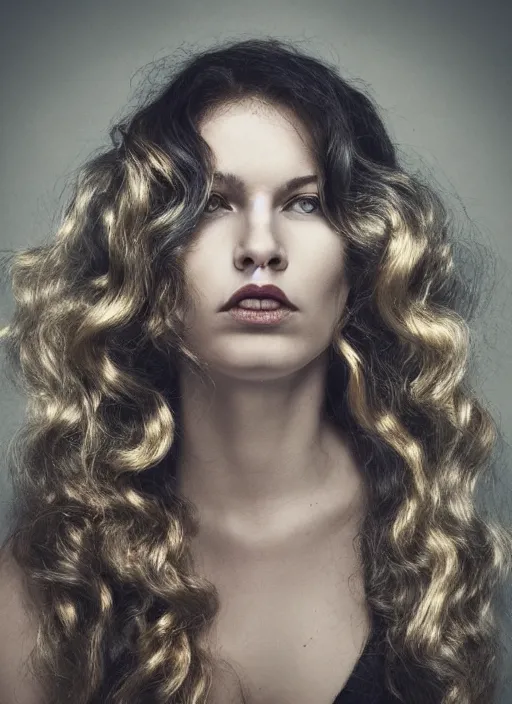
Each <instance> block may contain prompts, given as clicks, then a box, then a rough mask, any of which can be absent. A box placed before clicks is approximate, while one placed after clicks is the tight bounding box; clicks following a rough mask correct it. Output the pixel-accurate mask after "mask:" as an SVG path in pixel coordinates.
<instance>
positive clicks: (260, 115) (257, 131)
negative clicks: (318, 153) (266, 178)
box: [199, 99, 316, 176]
mask: <svg viewBox="0 0 512 704" xmlns="http://www.w3.org/2000/svg"><path fill="white" fill-rule="evenodd" d="M199 131H200V133H201V135H202V137H203V138H204V139H205V140H206V142H207V143H208V145H209V146H210V148H211V150H212V152H213V154H214V158H215V166H216V170H218V171H231V172H237V171H238V170H241V171H244V170H248V169H249V168H250V167H254V168H255V169H256V171H258V170H261V171H265V172H267V173H268V172H271V171H276V170H277V171H278V172H279V171H283V170H284V171H286V173H287V174H288V176H289V175H290V174H289V170H290V169H296V168H303V169H308V171H311V170H314V168H315V163H316V158H315V154H314V150H313V147H312V143H311V138H310V135H309V133H308V130H307V129H306V127H305V125H304V124H303V123H302V122H301V120H300V119H299V118H298V117H297V116H296V115H295V114H294V113H293V112H292V111H291V110H289V109H286V108H283V107H281V106H274V105H270V104H268V103H264V102H262V101H261V100H256V99H247V100H244V101H242V102H238V103H232V104H231V103H230V104H225V105H220V106H217V107H216V108H214V109H212V110H210V111H209V113H208V114H207V115H205V117H204V118H203V119H202V121H201V123H200V126H199Z"/></svg>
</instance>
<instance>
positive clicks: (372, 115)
mask: <svg viewBox="0 0 512 704" xmlns="http://www.w3.org/2000/svg"><path fill="white" fill-rule="evenodd" d="M171 64H172V65H171V68H170V69H169V70H167V69H166V75H165V80H164V81H163V82H162V83H160V84H159V85H158V86H157V87H156V88H152V89H150V90H148V93H147V95H146V98H145V99H144V100H142V101H141V102H140V103H139V104H138V105H137V106H136V108H133V109H132V110H131V111H130V113H129V115H128V116H125V117H123V118H122V119H119V120H117V121H116V123H115V124H113V125H112V124H111V125H109V128H110V127H111V129H110V131H109V135H110V137H111V143H110V144H109V145H108V146H106V147H104V148H101V149H99V150H98V151H97V152H96V153H94V154H93V155H91V156H90V157H88V159H87V161H86V162H85V163H84V164H83V165H81V166H80V167H79V169H78V170H77V172H75V173H74V175H73V179H72V181H70V183H71V193H70V196H69V199H68V201H67V202H66V205H65V208H64V210H63V212H62V215H61V221H60V223H59V226H58V229H57V231H56V232H53V233H52V234H51V236H50V237H48V238H47V239H45V241H44V242H43V243H42V244H39V245H38V246H31V247H29V248H25V249H23V250H18V251H16V252H14V253H12V255H10V256H9V257H7V258H5V259H4V262H5V263H6V264H7V267H8V275H9V282H10V286H11V287H12V293H13V298H14V312H13V313H12V316H11V317H10V319H9V321H8V322H9V325H7V326H6V327H5V328H4V330H3V335H2V349H3V351H4V361H5V368H6V369H7V371H8V374H9V377H10V380H11V381H12V383H13V384H15V385H16V386H17V388H19V389H21V390H22V392H23V393H24V394H25V395H26V397H27V413H26V417H25V418H24V421H23V425H22V427H21V428H20V429H19V430H18V432H17V434H16V437H15V438H14V439H13V440H12V442H11V443H10V444H9V452H8V458H7V467H8V471H9V475H10V479H11V481H12V487H13V499H12V503H11V507H10V512H9V515H8V532H7V535H6V538H5V540H4V543H3V546H4V549H9V551H10V553H11V554H12V556H13V558H14V560H15V561H16V563H17V564H18V566H19V568H20V569H21V570H22V573H23V575H24V579H25V582H26V589H27V594H29V595H30V600H29V603H30V607H29V608H30V609H31V611H32V613H33V616H34V618H35V619H36V622H37V629H38V630H37V644H36V647H35V648H34V650H33V653H32V656H31V660H30V666H31V668H32V670H33V672H34V673H35V675H36V676H37V678H38V681H39V682H40V683H41V687H42V691H44V693H45V696H47V698H48V702H51V703H52V704H64V702H68V701H73V702H74V703H75V704H128V703H129V704H136V703H138V704H149V703H150V702H151V704H178V703H180V704H201V703H203V702H207V696H208V691H209V688H210V685H211V682H212V672H213V660H212V657H211V654H210V653H209V652H208V650H207V649H206V648H204V647H202V646H201V645H200V642H199V638H200V636H201V634H203V633H204V632H205V629H208V628H209V627H210V626H211V624H212V623H213V620H214V619H215V616H216V614H217V612H218V609H219V598H218V593H217V591H216V588H215V585H214V584H211V583H210V582H208V581H207V580H206V579H205V578H204V577H202V576H201V575H200V574H197V573H196V572H195V571H194V567H193V564H192V561H191V558H190V540H191V538H192V537H193V536H194V535H195V534H196V531H197V526H198V516H197V509H196V507H195V506H194V505H193V504H192V503H191V502H189V501H187V500H185V499H184V498H182V497H180V496H178V493H177V491H176V471H175V470H176V458H177V457H178V456H179V452H180V440H181V438H182V425H181V418H180V380H179V374H178V363H179V362H180V363H181V362H183V363H185V364H187V365H190V366H191V367H194V368H195V369H197V370H198V371H199V372H201V373H203V372H204V369H203V367H202V364H201V360H200V359H199V357H198V356H197V355H196V354H194V352H193V351H192V350H191V349H188V348H187V345H186V343H185V334H184V333H185V329H184V323H183V320H184V317H183V312H184V311H185V310H186V309H187V307H188V306H190V305H193V302H194V297H193V295H192V293H191V292H190V291H187V288H186V286H185V279H184V271H183V255H184V254H185V253H186V252H187V247H189V246H190V243H191V242H193V240H194V233H195V231H196V230H197V229H198V224H199V223H200V221H201V218H202V217H203V214H204V209H205V205H206V203H207V201H208V197H209V192H210V189H211V184H212V165H213V159H212V153H211V150H210V149H209V147H208V145H207V144H206V142H205V141H204V140H203V139H202V138H201V135H200V133H199V129H198V125H199V123H200V120H201V119H202V118H203V117H204V116H205V115H207V113H208V111H209V110H212V109H213V108H215V107H217V106H220V105H223V104H230V103H236V102H237V101H241V100H244V99H246V98H254V99H257V100H260V101H262V103H267V104H270V105H275V106H278V107H279V106H281V107H283V108H286V109H288V110H291V111H292V112H293V113H294V114H295V115H296V116H297V117H298V118H299V120H301V121H302V123H303V124H304V125H305V126H306V128H307V130H308V133H309V135H310V137H311V140H312V144H313V147H314V149H315V154H316V158H317V161H318V169H319V174H320V184H319V197H320V201H321V209H322V214H323V216H324V217H325V218H327V220H328V221H329V223H330V224H331V225H332V227H333V228H335V231H336V232H337V233H338V235H339V236H340V237H343V239H344V243H345V252H346V255H345V256H346V275H347V278H348V282H349V286H350V292H349V295H348V299H347V302H346V305H345V309H344V310H343V311H340V316H339V322H338V324H337V326H336V331H335V335H334V337H333V340H332V344H331V347H330V350H329V370H328V374H327V378H326V393H325V410H326V412H327V413H328V414H329V416H330V418H331V419H333V420H334V421H335V422H336V423H338V424H339V425H342V426H343V427H344V429H345V430H346V436H347V437H348V438H350V442H351V443H352V444H353V450H354V452H355V454H356V457H357V458H358V461H359V463H360V466H361V468H362V469H363V475H364V481H365V484H366V487H367V496H368V510H367V513H366V515H365V517H364V521H363V523H362V526H361V530H360V533H359V534H358V537H357V549H358V551H359V555H360V558H361V562H362V566H363V574H364V585H365V593H366V599H367V603H368V605H369V608H370V610H371V613H372V615H373V617H374V618H375V620H376V622H377V620H378V622H379V623H380V624H382V630H381V636H380V642H381V646H382V649H383V650H382V652H383V653H384V657H385V665H386V688H387V689H389V691H390V692H393V693H394V694H395V696H397V697H399V699H400V701H403V702H405V703H407V704H410V703H411V702H414V704H434V703H436V704H437V703H439V704H477V703H478V704H490V703H491V702H493V698H494V697H495V695H496V687H497V683H498V681H499V673H500V667H501V664H502V663H501V644H500V637H499V636H500V628H499V618H498V616H499V613H498V606H499V599H500V595H501V589H502V588H503V585H504V584H505V580H506V578H507V576H508V574H509V572H510V567H511V565H510V555H511V545H512V539H511V538H512V535H511V530H510V527H509V526H508V525H507V524H506V521H505V520H501V519H499V517H498V516H497V514H495V513H494V512H493V509H492V506H491V507H490V508H489V507H488V506H487V507H486V506H484V504H483V502H481V501H480V500H479V491H481V490H482V489H483V488H485V486H486V485H487V484H490V483H491V480H494V479H495V477H496V476H497V470H498V468H499V462H498V460H497V459H496V456H495V453H496V448H497V447H498V446H499V440H500V438H501V435H500V432H501V431H500V427H499V424H498V423H497V422H496V420H495V419H494V418H493V415H492V414H491V412H490V410H489V409H488V408H487V407H486V404H485V403H484V401H483V399H482V398H479V397H478V394H477V393H476V391H475V387H474V384H473V383H472V381H471V374H472V368H471V362H472V360H473V358H474V355H473V351H474V350H473V347H474V346H473V339H472V334H471V332H472V328H471V326H470V321H471V320H472V319H473V318H474V315H475V311H476V310H477V308H478V306H477V304H478V302H479V300H480V293H479V281H478V279H479V277H478V271H475V272H473V275H472V276H471V277H469V276H467V275H465V274H464V271H463V269H462V263H460V262H459V263H458V262H457V257H456V256H455V254H456V252H457V251H458V248H459V247H462V242H463V233H462V232H460V231H459V230H458V228H457V227H456V222H455V219H454V218H453V217H452V213H451V211H450V208H449V207H448V205H447V204H446V203H445V202H444V200H443V198H442V196H441V195H440V193H439V192H438V191H437V190H436V188H435V187H433V186H432V185H431V184H429V182H428V179H424V178H422V176H421V174H420V173H419V172H416V170H413V169H411V168H409V169H406V168H405V167H404V166H403V165H402V163H401V160H400V159H399V156H398V148H397V146H396V145H394V144H393V143H392V141H391V139H390V136H389V135H388V131H387V130H386V128H385V126H384V122H383V118H382V117H381V116H380V115H379V109H378V108H377V106H376V104H375V101H374V99H373V98H372V97H371V96H370V93H369V91H367V90H365V89H363V88H362V87H360V86H357V85H356V81H353V80H350V81H349V80H348V79H347V80H346V79H344V78H343V77H341V75H340V72H339V70H338V68H337V67H336V66H335V65H331V64H329V63H328V62H327V61H325V60H322V59H320V58H318V57H317V56H315V55H314V53H313V52H309V53H308V52H307V51H304V50H303V49H302V48H300V47H299V45H298V43H293V42H291V41H283V40H279V39H276V38H258V39H256V38H253V39H244V40H242V41H229V42H224V43H219V44H216V45H215V46H214V47H210V48H208V49H206V50H201V51H194V52H193V53H192V55H190V54H186V55H185V56H183V57H181V58H179V59H178V58H176V57H174V58H173V59H172V61H171ZM464 246H465V247H466V251H470V249H469V246H468V243H465V244H464ZM461 251H462V250H461ZM490 254H491V253H490V252H488V253H486V256H490ZM482 271H484V270H482ZM498 459H499V458H498Z"/></svg>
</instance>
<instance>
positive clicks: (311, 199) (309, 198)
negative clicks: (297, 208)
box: [205, 193, 320, 215]
mask: <svg viewBox="0 0 512 704" xmlns="http://www.w3.org/2000/svg"><path fill="white" fill-rule="evenodd" d="M214 196H215V197H216V198H218V199H219V200H220V201H221V202H222V203H224V204H225V203H226V200H225V198H223V197H222V196H221V195H220V193H211V194H210V198H213V197H214ZM301 200H306V201H309V202H313V203H314V205H316V206H317V207H318V209H317V210H315V211H312V212H310V213H302V215H314V214H316V213H317V212H319V209H320V199H319V198H318V196H296V197H295V198H292V200H290V201H288V203H287V204H286V206H285V209H286V210H287V209H288V208H289V207H290V206H291V205H293V204H294V203H296V202H297V201H301ZM209 202H210V199H208V203H209ZM208 203H207V205H208ZM216 212H217V209H216V210H213V211H209V210H206V209H205V213H206V214H207V215H214V214H215V213H216Z"/></svg>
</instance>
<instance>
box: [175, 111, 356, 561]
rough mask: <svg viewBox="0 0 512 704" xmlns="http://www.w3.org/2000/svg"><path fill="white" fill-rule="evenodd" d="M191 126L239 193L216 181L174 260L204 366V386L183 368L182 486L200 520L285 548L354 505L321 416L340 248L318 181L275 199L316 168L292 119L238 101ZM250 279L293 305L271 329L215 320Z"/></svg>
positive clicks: (348, 463) (343, 449) (340, 283)
mask: <svg viewBox="0 0 512 704" xmlns="http://www.w3.org/2000/svg"><path fill="white" fill-rule="evenodd" d="M200 131H201V134H202V136H203V138H204V139H205V140H206V141H207V143H208V144H209V146H210V147H211V149H212V150H213V153H214V155H215V170H216V172H221V173H223V174H226V173H230V174H234V175H235V176H236V177H238V179H239V180H240V181H241V182H242V183H243V186H244V188H243V190H241V189H240V188H238V189H237V188H234V187H232V186H227V185H226V184H225V183H222V182H221V181H219V180H216V181H215V182H214V185H213V188H212V195H211V198H210V201H209V204H208V209H210V210H211V211H212V212H211V213H209V214H205V217H204V220H203V221H202V223H201V225H200V228H199V230H198V231H197V232H196V234H195V237H194V245H193V246H192V247H191V248H190V250H189V251H188V253H187V257H186V260H185V274H186V279H187V282H188V283H189V284H190V286H191V290H192V289H193V290H194V292H195V294H196V296H197V304H196V308H195V314H194V315H191V316H190V317H189V319H188V320H187V323H188V335H187V338H186V341H187V343H188V344H189V345H190V347H191V348H192V349H193V350H194V352H195V353H196V354H198V355H199V357H200V358H201V359H202V360H203V361H204V362H206V363H207V364H208V369H209V373H210V376H211V377H212V378H213V380H214V382H215V391H213V389H212V387H211V386H210V385H207V384H205V383H204V382H203V381H202V380H200V379H199V378H198V377H197V376H195V375H193V374H190V373H189V372H188V370H187V369H185V368H184V369H182V370H181V392H182V412H183V433H184V443H183V449H182V453H181V457H180V461H179V463H178V476H179V489H180V492H181V494H182V495H184V496H186V497H187V498H189V499H190V500H191V501H193V503H194V504H195V505H196V506H197V508H198V510H199V514H200V516H201V518H202V521H203V524H204V525H207V526H208V527H209V528H214V529H215V530H217V531H220V532H221V533H222V534H223V536H225V537H227V538H229V539H232V540H233V541H235V542H237V543H238V542H240V543H241V544H244V545H247V546H248V547H249V546H250V545H251V544H252V543H254V541H256V542H257V543H258V545H259V546H260V547H261V545H262V544H263V543H265V542H272V541H281V542H285V541H286V540H290V539H291V536H293V535H294V533H295V531H296V528H297V527H298V526H299V525H300V526H305V525H306V526H310V527H315V529H316V528H318V529H319V530H322V532H323V528H324V527H325V526H324V524H325V521H330V520H331V519H334V520H335V521H337V522H339V520H345V519H346V520H348V518H349V517H351V516H353V514H354V511H357V509H358V508H360V504H361V502H360V499H361V493H360V489H361V486H362V482H361V475H360V472H359V470H358V468H357V466H356V463H355V461H354V458H353V456H352V454H351V452H350V450H349V446H348V443H347V442H346V438H345V436H344V434H343V432H342V431H341V430H339V429H338V428H335V427H333V426H332V425H331V424H329V423H328V422H327V420H326V419H325V418H323V417H322V414H321V408H322V404H323V399H324V393H325V377H326V372H327V358H328V348H329V346H330V344H331V341H332V337H333V332H334V326H335V324H336V321H337V319H338V317H339V315H340V313H341V312H342V311H343V307H344V305H345V302H346V299H347V295H348V290H349V287H348V284H347V281H346V276H345V271H344V242H343V238H342V236H341V235H340V233H339V232H336V231H335V230H334V229H333V227H332V226H331V225H330V223H329V222H328V221H327V219H326V218H325V216H324V215H323V213H322V212H321V206H320V203H319V201H315V200H314V197H315V196H317V197H318V186H317V184H316V183H314V182H312V183H308V184H305V185H302V186H300V187H296V188H294V189H293V190H292V191H290V192H288V193H286V194H284V193H283V192H282V191H280V189H282V187H283V186H284V184H285V183H286V182H287V181H289V180H290V179H294V178H297V177H301V176H308V175H318V173H319V172H318V167H317V164H316V160H315V157H314V153H313V151H312V149H311V148H310V146H309V139H308V133H307V131H306V129H305V127H304V126H303V125H302V124H301V123H300V122H299V120H298V119H297V118H296V117H295V116H294V115H293V114H291V113H289V112H287V111H284V110H283V109H282V108H276V107H273V106H268V105H265V106H263V105H261V104H260V103H256V102H255V101H245V102H244V103H242V104H238V105H230V106H223V107H222V109H217V110H215V111H213V113H211V114H210V115H208V116H207V117H206V118H205V119H204V120H203V122H202V123H201V126H200ZM217 196H220V198H219V197H217ZM299 196H300V198H298V197H299ZM310 198H312V199H313V200H309V199H310ZM258 267H262V268H260V269H258ZM255 272H257V275H258V278H253V276H254V274H255ZM247 283H260V284H263V283H271V284H275V285H276V286H279V287H280V288H281V289H283V290H284V291H285V293H286V295H287V296H288V298H289V299H290V301H291V302H292V303H294V304H295V305H296V306H297V308H298V310H297V311H295V312H294V313H293V314H292V315H291V316H290V317H289V318H288V319H287V320H285V321H283V322H282V323H281V324H280V325H278V326H276V327H272V328H270V327H266V328H261V327H260V328H254V327H252V326H245V325H243V324H241V323H239V322H236V321H233V320H232V319H231V317H230V316H229V314H228V313H220V312H218V309H219V308H220V307H221V306H222V305H223V304H224V303H225V302H226V301H227V299H228V298H229V297H230V296H231V294H232V293H233V292H234V291H235V290H236V289H238V288H239V287H241V286H242V285H244V284H247Z"/></svg>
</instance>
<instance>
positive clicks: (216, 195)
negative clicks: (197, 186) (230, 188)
mask: <svg viewBox="0 0 512 704" xmlns="http://www.w3.org/2000/svg"><path fill="white" fill-rule="evenodd" d="M215 199H217V201H219V202H220V203H221V204H224V205H227V204H226V201H225V200H224V198H222V196H220V195H219V194H218V193H212V194H211V196H210V197H209V198H208V202H207V203H206V206H205V212H207V213H214V212H215V211H216V210H217V208H214V209H213V210H211V208H210V206H211V203H212V201H215Z"/></svg>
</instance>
